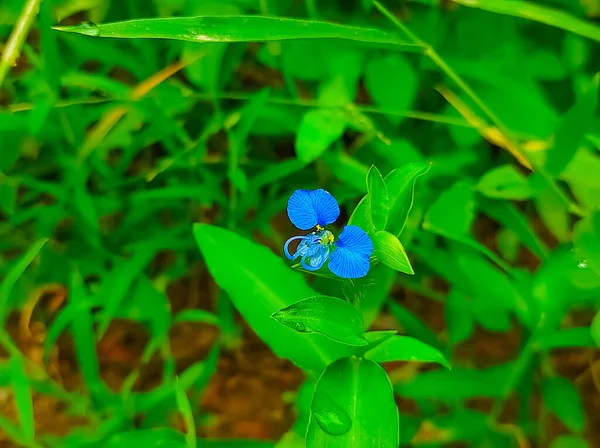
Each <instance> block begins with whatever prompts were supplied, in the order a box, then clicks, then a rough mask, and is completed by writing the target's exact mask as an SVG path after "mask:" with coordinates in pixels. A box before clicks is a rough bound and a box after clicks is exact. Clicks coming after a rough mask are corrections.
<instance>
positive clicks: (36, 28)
mask: <svg viewBox="0 0 600 448" xmlns="http://www.w3.org/2000/svg"><path fill="white" fill-rule="evenodd" d="M198 16H203V17H201V18H198ZM598 17H600V3H598V2H597V1H595V0H589V1H581V2H574V1H571V0H538V1H525V0H447V1H440V2H438V1H437V0H412V1H400V0H388V1H385V2H383V3H379V2H376V1H371V0H332V1H329V2H316V1H314V0H277V1H275V0H219V1H217V0H214V1H213V0H206V1H204V0H153V1H142V0H133V1H124V2H120V1H114V0H84V1H82V0H4V1H3V2H2V3H0V39H1V41H2V42H4V44H3V45H2V46H0V48H1V50H2V57H1V59H0V277H1V278H2V286H1V287H0V320H1V322H2V325H1V326H0V354H1V360H2V361H1V362H0V386H1V387H2V388H3V389H2V390H3V391H4V390H5V389H6V390H7V391H8V393H6V394H5V393H4V392H2V394H0V400H1V401H0V410H2V412H1V413H0V442H6V443H10V444H13V445H14V446H25V447H46V446H49V447H55V446H56V447H63V446H73V447H95V446H99V447H100V446H102V447H111V448H113V447H115V448H116V447H122V446H123V447H125V446H131V445H132V444H138V445H140V446H165V447H166V446H169V447H171V446H173V447H176V446H188V447H192V446H199V447H204V446H206V447H213V446H214V447H220V448H226V447H231V448H233V447H248V448H251V447H261V448H262V447H274V446H276V447H278V448H293V447H302V446H306V445H305V444H308V446H310V447H319V446H340V447H361V448H362V447H365V448H367V447H370V446H374V447H375V446H376V447H388V446H389V447H392V446H395V445H397V443H398V437H399V443H400V444H401V446H417V445H419V446H420V445H427V446H444V445H446V444H450V443H453V442H464V443H467V444H468V446H477V447H479V446H490V447H506V446H528V445H525V444H526V443H528V442H527V441H528V440H530V441H533V442H534V443H537V446H552V447H554V448H558V447H580V446H597V444H599V443H600V433H598V428H597V427H595V426H594V422H595V420H594V417H593V413H594V412H595V413H597V412H598V408H597V407H596V408H594V409H592V410H591V411H590V408H589V406H588V407H587V408H584V406H583V404H582V395H581V387H582V386H581V382H575V381H574V376H575V375H574V374H573V370H574V369H579V370H578V371H577V372H576V375H579V376H580V377H581V376H585V375H587V374H588V373H589V372H586V370H587V369H589V371H591V377H593V378H596V377H597V375H598V374H597V371H598V368H597V363H596V362H595V360H594V358H593V353H594V352H593V350H594V349H597V347H599V346H600V314H596V313H598V309H599V308H600V210H599V208H600V154H599V152H598V151H599V150H600V132H599V131H598V129H600V120H599V119H598V113H597V100H598V82H599V79H600V78H599V75H598V74H597V72H598V71H599V70H600V66H599V64H598V61H599V60H600V47H599V46H598V42H600V26H598V25H597V24H596V23H595V21H597V19H598ZM140 19H141V20H140ZM113 22H114V23H113ZM66 31H68V32H66ZM375 167H376V168H375ZM300 188H302V189H314V188H325V189H326V190H328V191H330V192H331V193H332V194H333V195H334V196H335V197H336V198H337V200H338V202H339V203H340V207H341V209H342V218H343V219H342V220H341V221H343V222H341V223H338V224H336V226H332V228H335V229H336V230H337V229H339V228H341V226H342V225H343V223H345V222H346V221H348V222H349V223H351V224H355V225H359V226H361V227H362V228H364V229H365V230H367V232H368V233H369V234H370V235H371V238H372V239H373V241H374V243H375V253H374V255H375V259H376V262H374V263H373V265H372V267H371V272H370V273H369V276H368V277H366V278H365V279H357V280H355V281H344V282H339V281H338V280H336V279H332V278H329V277H330V276H329V277H328V276H325V277H322V276H319V277H318V278H316V279H315V278H311V277H307V276H304V277H303V275H302V274H300V273H298V272H294V269H293V267H291V266H286V265H284V264H283V263H282V261H281V260H280V258H282V255H281V247H282V244H283V242H284V241H285V240H287V238H288V237H289V236H291V235H292V234H293V229H292V226H291V225H289V224H287V221H286V219H285V211H284V210H285V207H286V203H287V199H288V197H289V196H290V194H291V193H292V192H293V191H294V190H296V189H300ZM194 223H199V224H197V225H196V226H193V224H194ZM336 233H337V232H336ZM258 242H260V243H261V244H259V243H258ZM265 245H267V246H269V248H270V249H273V250H270V249H269V248H267V247H265ZM198 247H200V251H198ZM273 251H275V253H276V254H274V253H273ZM206 270H208V271H210V275H211V276H212V278H213V279H214V281H215V282H216V283H217V284H218V286H219V292H216V289H215V288H211V287H210V285H209V282H208V280H205V281H204V282H203V283H202V284H201V288H202V291H203V293H205V294H206V295H211V298H212V299H214V300H213V301H212V302H217V303H216V305H215V306H214V307H212V308H210V309H199V308H198V307H197V306H184V307H183V308H182V307H181V306H178V307H176V310H173V309H172V307H173V304H172V303H171V301H170V299H169V297H168V296H167V287H168V286H169V285H172V284H173V283H175V282H177V281H178V280H180V279H182V278H187V277H189V276H191V275H195V274H197V273H198V272H206ZM317 274H319V273H317ZM307 279H309V282H308V283H307V281H306V280H307ZM48 285H54V286H52V287H56V285H58V286H59V287H60V288H63V289H64V291H65V293H64V297H62V299H60V298H59V300H58V304H56V303H55V304H54V305H52V306H45V305H43V303H42V302H43V300H41V299H42V298H43V294H42V293H40V292H39V291H44V290H45V289H44V288H46V287H48ZM40 294H42V295H40ZM415 294H418V298H419V299H418V300H419V303H424V304H425V305H422V306H418V307H415V306H414V303H415V301H414V300H412V301H411V300H409V299H410V297H414V296H415ZM213 296H214V297H213ZM330 296H334V297H340V298H341V297H343V298H345V299H346V300H347V301H348V302H349V303H351V304H353V305H354V307H352V306H350V305H348V303H346V302H340V301H339V300H338V301H337V302H333V304H331V302H329V301H330V300H335V299H333V298H332V297H330ZM309 297H312V298H313V299H311V301H312V303H306V302H305V301H303V302H301V303H302V306H305V307H308V308H302V309H300V306H299V305H298V302H299V301H301V300H303V299H307V298H309ZM55 300H56V299H55ZM212 302H211V303H212ZM327 303H329V305H326V304H327ZM323 304H325V305H323ZM232 305H233V306H234V307H235V309H237V311H239V313H240V314H241V315H242V317H243V319H244V320H245V322H246V323H247V324H248V325H249V326H250V327H251V328H252V329H253V330H254V331H255V332H256V334H257V335H258V336H259V337H260V338H261V339H262V340H263V341H264V342H265V343H266V344H267V345H268V347H269V348H270V349H271V350H273V352H274V353H275V354H276V355H277V356H280V357H282V358H286V359H290V360H291V361H293V362H294V363H295V364H296V365H297V366H299V367H301V368H303V369H306V380H305V384H304V385H303V387H302V388H301V390H300V391H299V393H298V395H297V397H296V400H295V410H296V415H297V421H296V423H295V424H294V425H293V426H292V427H291V428H290V429H289V432H288V433H287V434H285V436H284V437H283V438H282V439H281V440H272V441H266V442H262V441H256V442H255V441H249V440H243V441H238V440H233V439H232V440H228V439H223V440H209V439H207V438H205V432H204V426H205V424H207V421H209V416H208V415H207V411H206V410H205V409H203V408H202V406H200V400H199V397H201V396H202V394H203V393H204V392H205V390H206V387H207V385H208V384H209V382H210V381H211V378H214V375H216V374H217V373H218V367H217V361H218V359H219V356H220V354H221V352H223V351H230V350H235V348H234V347H235V346H236V345H237V344H239V342H240V337H241V336H240V329H239V326H240V322H239V320H237V319H235V315H234V308H233V306H232ZM311 306H312V307H313V308H310V307H311ZM333 307H335V308H333ZM173 308H175V307H173ZM307 309H308V311H307ZM315 309H327V310H329V312H330V313H329V315H327V316H325V317H323V316H321V317H320V319H319V320H318V321H315V320H314V316H315V314H314V310H315ZM428 309H431V310H433V311H431V312H430V311H429V310H428ZM282 310H283V311H282ZM290 310H292V311H293V313H300V314H292V316H293V318H294V319H297V318H298V316H303V317H302V319H304V320H303V321H302V322H303V325H304V327H302V328H303V330H302V331H300V330H299V328H298V327H297V325H296V322H297V320H294V319H292V320H290V314H289V313H290V312H292V311H290ZM274 313H277V314H276V315H275V317H276V319H274V318H272V317H271V316H272V315H274ZM286 313H288V314H286ZM594 315H595V317H594ZM310 319H312V320H310ZM117 321H125V322H126V323H127V325H136V324H137V325H141V326H143V327H144V329H145V330H146V331H147V334H148V339H147V341H146V343H145V345H144V349H143V353H142V354H141V358H140V360H139V362H138V363H137V364H136V365H135V367H134V368H131V369H130V370H129V371H127V372H126V374H125V375H123V376H124V378H123V382H122V386H121V387H120V388H117V389H115V388H114V387H113V388H111V387H109V385H108V383H107V381H106V378H105V376H104V375H106V372H103V371H102V369H101V361H100V359H99V355H98V350H99V349H98V346H99V342H100V341H102V340H103V339H104V338H105V337H106V335H107V334H108V333H109V332H110V328H111V325H112V324H113V323H114V322H117ZM184 322H195V323H203V324H205V325H210V326H214V327H218V328H219V329H220V333H219V337H218V338H217V339H216V340H215V342H214V344H213V346H212V348H211V350H210V352H209V353H208V355H207V356H204V355H200V354H198V357H197V358H196V359H194V362H193V363H191V364H189V363H188V364H186V365H185V366H182V365H181V364H180V363H178V362H177V361H178V360H177V359H176V358H175V356H174V354H173V351H174V350H173V347H172V346H171V341H170V338H169V334H170V331H172V330H173V328H174V327H175V326H176V325H178V324H181V323H184ZM280 322H281V323H283V324H284V325H281V323H280ZM390 322H393V324H390ZM440 322H441V325H440ZM30 324H31V325H30ZM33 324H36V325H33ZM40 325H41V328H42V329H43V331H42V332H41V337H39V336H40V335H39V334H38V335H37V336H38V338H37V339H36V338H35V337H34V335H33V329H34V326H35V328H37V329H39V328H40ZM286 325H287V326H286ZM306 325H310V328H311V330H313V331H310V332H308V331H306ZM390 326H393V328H390ZM288 327H292V328H295V330H297V331H294V330H293V329H290V328H288ZM202 328H207V327H202ZM24 329H25V330H27V331H25V332H23V330H24ZM368 329H371V330H373V331H367V332H365V330H368ZM377 330H397V331H398V332H399V333H401V334H402V335H393V334H394V331H392V332H385V331H377ZM313 333H315V334H313ZM28 335H29V336H28ZM65 335H68V336H70V337H71V338H72V341H73V358H74V359H75V361H74V362H75V363H76V365H77V369H78V372H79V373H78V376H79V377H80V378H79V379H78V380H77V381H76V383H75V385H73V384H70V385H67V384H65V383H64V382H63V381H62V379H61V378H60V375H58V374H57V372H56V370H53V369H52V365H53V364H56V362H57V361H56V359H57V356H58V355H57V350H58V348H57V347H58V342H59V339H61V338H63V337H65ZM485 335H493V336H494V338H495V339H494V341H495V342H489V338H488V337H487V336H485ZM348 341H350V343H349V342H348ZM357 341H358V342H360V343H358V342H357ZM32 343H33V344H34V345H35V344H37V345H38V346H39V347H37V348H38V349H39V350H37V351H33V350H31V344H32ZM492 343H493V344H496V345H499V346H501V347H502V346H503V345H506V344H508V345H510V344H512V345H514V346H516V347H517V348H516V349H514V350H512V351H510V349H509V350H508V356H503V355H506V350H504V352H502V354H501V355H500V356H498V357H495V358H494V357H492V358H490V357H489V356H486V351H485V350H481V349H478V348H477V347H481V346H483V345H487V344H492ZM361 346H362V347H361ZM564 349H572V350H578V351H579V352H578V353H583V354H585V355H586V356H588V357H589V359H590V360H591V361H590V363H591V367H588V366H587V364H586V365H584V366H583V367H581V366H578V367H577V366H575V367H573V366H568V365H567V366H566V367H565V365H564V364H561V363H560V362H558V361H557V360H560V357H559V356H556V355H557V354H560V353H561V351H560V350H564ZM500 351H502V350H500ZM353 354H354V355H359V357H360V361H358V360H357V358H350V357H349V356H351V355H353ZM363 354H364V358H363V357H362V355H363ZM157 358H158V359H160V362H161V366H162V367H161V368H162V371H161V373H160V378H159V381H157V382H156V384H154V385H153V387H152V388H145V389H144V388H140V387H139V380H140V376H141V374H142V372H143V369H144V366H145V365H146V364H147V363H149V361H150V360H151V359H157ZM586 359H588V358H586ZM411 360H413V361H414V360H416V361H422V362H432V363H438V364H441V366H439V365H436V364H428V365H427V368H425V369H423V368H422V367H423V364H415V363H407V364H398V363H396V362H395V363H393V364H386V365H385V367H386V371H387V373H388V375H387V376H386V373H385V371H384V370H383V369H382V368H381V367H380V366H379V365H378V364H377V363H388V362H390V361H411ZM445 367H451V369H446V368H445ZM315 372H316V373H317V374H321V377H320V378H319V380H318V382H317V377H316V376H315ZM594 375H596V376H594ZM388 378H389V379H388ZM390 381H391V384H390ZM589 383H590V384H592V383H593V382H592V381H591V380H590V381H589ZM590 387H593V384H592V385H591V386H590ZM392 390H393V393H394V394H395V395H396V397H395V398H396V401H397V402H398V403H400V404H401V406H400V413H399V428H400V429H399V432H398V418H397V414H396V412H397V410H396V406H395V405H394V403H393V396H392ZM596 393H597V392H596ZM43 397H52V398H53V399H55V400H57V401H59V402H60V403H61V406H62V407H63V411H62V412H63V413H65V414H67V415H69V416H71V417H74V418H77V417H79V418H81V419H84V421H85V423H81V424H79V425H74V426H73V427H69V428H68V432H67V433H66V435H61V436H58V435H53V434H50V433H46V432H44V431H39V430H38V429H39V428H40V427H41V426H42V425H40V423H39V421H38V419H39V418H41V416H40V414H39V411H36V406H35V404H36V402H38V401H39V400H41V399H42V398H43ZM583 398H585V397H583ZM474 399H477V400H480V401H481V400H483V401H484V402H485V405H483V406H475V405H473V403H474ZM507 402H510V403H511V406H507V405H506V404H507ZM407 403H409V406H403V404H404V405H406V404H407ZM515 408H516V410H515ZM511 409H512V410H511ZM585 409H587V413H586V411H585ZM409 410H412V411H410V412H409ZM172 415H178V416H179V417H180V420H179V421H180V422H181V423H180V424H179V425H178V426H177V425H174V424H173V419H172ZM215 418H216V417H215ZM557 422H560V423H559V424H558V426H557V425H556V423H557ZM290 425H291V422H290ZM555 426H557V427H558V430H557V429H556V428H554V427H555ZM325 428H329V429H325ZM177 429H178V430H177ZM182 429H183V431H181V430H182ZM374 429H376V430H377V431H378V432H377V437H378V438H377V439H372V438H371V437H372V432H373V430H374ZM557 434H558V436H557ZM373 437H374V436H373ZM373 440H377V442H373ZM370 443H371V444H370ZM326 444H327V445H326ZM595 444H596V445H595ZM13 445H8V446H13Z"/></svg>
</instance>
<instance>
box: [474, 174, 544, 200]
mask: <svg viewBox="0 0 600 448" xmlns="http://www.w3.org/2000/svg"><path fill="white" fill-rule="evenodd" d="M476 188H477V189H478V190H479V191H480V192H481V193H483V194H484V195H486V196H489V197H490V198H499V199H517V200H524V199H528V198H529V197H531V195H532V193H533V191H532V189H531V187H530V186H529V184H528V183H527V178H526V177H525V176H524V175H523V174H522V173H521V172H519V171H517V169H516V168H515V166H514V165H501V166H499V167H496V168H492V169H491V170H490V171H488V172H487V173H485V174H484V175H483V176H481V178H480V179H479V182H478V183H477V186H476Z"/></svg>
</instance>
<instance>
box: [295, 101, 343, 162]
mask: <svg viewBox="0 0 600 448" xmlns="http://www.w3.org/2000/svg"><path fill="white" fill-rule="evenodd" d="M345 129H346V118H345V117H344V115H343V113H342V112H340V111H338V110H335V109H315V110H311V111H308V112H307V113H306V114H304V116H303V117H302V121H301V122H300V127H299V128H298V133H297V134H296V144H295V147H296V154H297V155H298V158H299V159H300V160H301V161H302V162H304V163H309V162H312V161H313V160H315V159H317V158H318V157H319V156H320V155H321V154H322V153H323V152H324V151H325V150H326V149H327V148H328V147H329V145H331V144H332V143H333V142H335V141H336V140H337V139H338V138H340V137H341V136H342V134H343V133H344V130H345Z"/></svg>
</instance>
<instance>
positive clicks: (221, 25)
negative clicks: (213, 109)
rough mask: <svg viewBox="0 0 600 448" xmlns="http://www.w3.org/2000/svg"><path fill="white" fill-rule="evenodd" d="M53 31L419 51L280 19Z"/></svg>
mask: <svg viewBox="0 0 600 448" xmlns="http://www.w3.org/2000/svg"><path fill="white" fill-rule="evenodd" d="M54 29H55V30H58V31H66V32H69V33H78V34H84V35H86V36H94V37H117V38H125V39H136V38H138V39H139V38H142V39H144V38H145V39H176V40H184V41H189V42H263V41H271V40H288V39H322V38H328V39H348V40H353V41H358V42H364V43H368V44H374V45H378V46H384V47H389V46H392V47H393V48H398V49H402V50H406V51H422V49H423V47H422V46H421V45H415V44H412V43H408V42H407V41H406V40H404V39H402V38H400V36H399V35H397V34H395V33H389V32H386V31H381V30H377V29H371V28H359V27H354V26H347V25H337V24H335V23H327V22H318V21H311V20H297V19H288V18H283V17H261V16H256V15H253V16H230V17H209V16H199V17H168V18H160V19H138V20H126V21H123V22H113V23H103V24H99V25H96V24H90V23H89V22H86V23H82V24H79V25H75V26H59V27H55V28H54Z"/></svg>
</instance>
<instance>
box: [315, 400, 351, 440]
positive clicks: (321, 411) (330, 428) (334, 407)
mask: <svg viewBox="0 0 600 448" xmlns="http://www.w3.org/2000/svg"><path fill="white" fill-rule="evenodd" d="M311 411H312V413H313V417H314V418H315V420H316V421H317V424H318V425H319V427H320V428H321V429H322V430H323V431H325V432H326V433H328V434H332V435H334V436H339V435H342V434H345V433H347V432H348V431H349V430H350V427H351V426H352V419H351V418H350V416H349V415H348V413H347V412H346V411H345V410H344V409H343V408H342V407H341V406H340V405H338V404H337V403H336V402H335V401H333V398H331V395H329V394H328V393H326V392H317V393H315V396H314V398H313V402H312V406H311Z"/></svg>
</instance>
